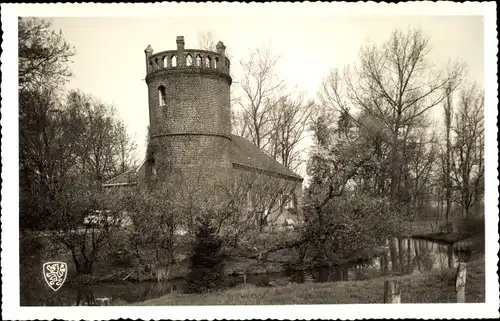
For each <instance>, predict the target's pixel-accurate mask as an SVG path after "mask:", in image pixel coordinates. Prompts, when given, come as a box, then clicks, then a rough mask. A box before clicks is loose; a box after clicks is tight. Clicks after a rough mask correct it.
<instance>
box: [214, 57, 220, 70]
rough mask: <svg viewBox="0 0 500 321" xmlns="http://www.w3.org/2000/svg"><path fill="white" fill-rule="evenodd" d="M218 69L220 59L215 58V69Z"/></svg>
mask: <svg viewBox="0 0 500 321" xmlns="http://www.w3.org/2000/svg"><path fill="white" fill-rule="evenodd" d="M217 67H219V58H218V57H215V59H214V68H217Z"/></svg>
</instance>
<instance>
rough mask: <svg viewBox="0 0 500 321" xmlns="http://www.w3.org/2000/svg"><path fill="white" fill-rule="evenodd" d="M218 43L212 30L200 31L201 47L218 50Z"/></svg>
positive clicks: (199, 42)
mask: <svg viewBox="0 0 500 321" xmlns="http://www.w3.org/2000/svg"><path fill="white" fill-rule="evenodd" d="M216 45H217V41H216V40H215V36H214V33H213V32H212V31H207V32H199V33H198V47H199V48H200V49H203V50H209V51H216V48H215V46H216Z"/></svg>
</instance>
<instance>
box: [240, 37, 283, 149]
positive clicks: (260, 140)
mask: <svg viewBox="0 0 500 321" xmlns="http://www.w3.org/2000/svg"><path fill="white" fill-rule="evenodd" d="M279 58H280V57H279V56H274V55H273V54H272V52H271V49H270V48H269V47H262V48H258V49H256V50H252V51H250V57H249V58H248V59H247V60H241V61H240V64H241V66H242V68H243V73H244V75H243V79H242V80H241V82H240V87H241V90H242V92H243V94H242V98H241V101H240V106H241V108H242V111H241V117H242V118H243V121H242V122H243V124H244V125H245V128H246V129H247V130H246V131H245V132H244V133H245V134H246V135H247V137H245V138H249V139H250V140H251V141H252V143H253V144H254V145H256V146H257V147H258V148H261V149H265V148H266V147H268V145H269V140H270V137H271V135H272V124H271V116H272V115H271V112H272V110H273V108H275V107H276V105H277V103H278V93H280V92H281V91H282V90H283V89H284V82H283V80H280V79H278V78H277V75H276V74H275V69H276V64H277V62H278V60H279Z"/></svg>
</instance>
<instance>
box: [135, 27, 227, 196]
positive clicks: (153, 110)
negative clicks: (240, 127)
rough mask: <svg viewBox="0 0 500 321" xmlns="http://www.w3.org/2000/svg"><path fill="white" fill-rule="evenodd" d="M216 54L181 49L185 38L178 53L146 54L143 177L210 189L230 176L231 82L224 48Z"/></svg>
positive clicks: (220, 45) (180, 43) (181, 41)
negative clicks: (146, 119) (147, 142)
mask: <svg viewBox="0 0 500 321" xmlns="http://www.w3.org/2000/svg"><path fill="white" fill-rule="evenodd" d="M217 50H218V52H211V51H204V50H194V49H185V48H184V38H183V37H177V50H170V51H164V52H160V53H157V54H153V50H152V48H151V47H150V46H148V48H147V49H146V50H145V54H146V69H147V76H146V83H147V85H148V99H149V120H150V133H149V135H150V146H149V152H148V159H147V164H148V167H150V168H149V170H147V172H149V173H150V174H151V173H154V176H155V177H156V178H158V179H167V178H169V177H171V176H172V175H174V174H179V175H181V176H182V177H183V181H184V182H185V183H186V184H189V183H193V184H196V185H205V186H208V185H213V184H222V183H223V182H224V180H225V179H227V177H226V176H229V175H231V173H230V172H231V171H230V169H231V168H232V164H231V159H230V150H231V110H230V85H231V77H230V76H229V60H227V58H226V57H225V54H224V50H225V47H224V45H223V44H222V43H219V44H218V46H217ZM201 177H205V178H204V179H201ZM191 180H192V182H190V181H191Z"/></svg>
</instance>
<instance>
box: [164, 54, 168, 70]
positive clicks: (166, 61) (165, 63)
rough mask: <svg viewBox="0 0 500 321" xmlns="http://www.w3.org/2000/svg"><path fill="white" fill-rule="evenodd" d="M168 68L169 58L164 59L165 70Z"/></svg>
mask: <svg viewBox="0 0 500 321" xmlns="http://www.w3.org/2000/svg"><path fill="white" fill-rule="evenodd" d="M167 66H168V57H163V68H167Z"/></svg>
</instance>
